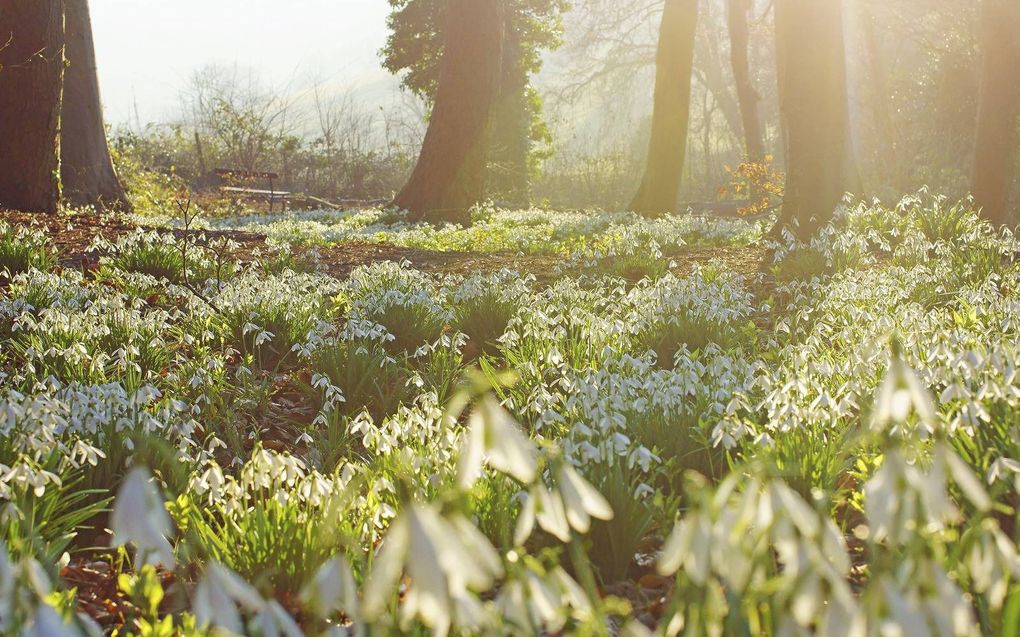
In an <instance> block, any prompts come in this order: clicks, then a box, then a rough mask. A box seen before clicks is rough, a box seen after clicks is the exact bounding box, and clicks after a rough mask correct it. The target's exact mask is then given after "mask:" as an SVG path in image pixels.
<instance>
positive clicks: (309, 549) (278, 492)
mask: <svg viewBox="0 0 1020 637" xmlns="http://www.w3.org/2000/svg"><path fill="white" fill-rule="evenodd" d="M191 490H192V492H193V493H196V494H206V493H209V494H212V495H213V496H215V497H211V498H209V499H206V498H203V497H201V496H200V495H199V496H198V497H196V496H193V495H182V496H180V497H179V498H178V499H177V500H176V501H175V502H173V503H172V504H170V505H169V508H170V511H171V514H172V516H173V517H174V519H175V521H176V522H177V524H178V526H179V527H180V529H181V533H182V534H183V535H184V536H185V538H186V539H187V540H186V541H187V544H186V550H190V551H192V552H194V553H195V554H196V556H200V557H204V558H206V559H213V560H216V561H217V562H219V563H221V564H223V565H225V566H228V567H229V568H231V569H233V570H234V571H236V572H237V573H238V574H240V575H242V576H243V577H245V578H246V579H247V580H248V581H250V582H252V583H254V584H255V585H256V586H257V587H259V588H261V589H262V590H263V591H265V592H266V593H267V594H269V595H271V596H273V595H283V594H291V595H296V594H297V593H299V592H300V591H301V588H302V586H303V585H304V584H306V583H307V582H308V581H309V579H310V578H311V577H312V576H313V575H314V574H315V572H316V571H317V570H318V569H319V567H321V566H322V565H323V564H324V563H325V562H326V561H328V560H329V559H330V558H331V557H333V556H334V555H336V554H338V553H339V552H341V550H342V549H343V546H344V544H345V542H346V541H347V538H348V537H349V536H350V534H351V533H352V531H353V525H354V523H355V520H353V519H351V518H350V517H347V516H346V515H345V513H346V506H347V503H348V500H349V497H348V496H346V495H345V494H344V485H343V484H342V483H341V482H340V481H339V479H338V478H332V477H328V476H324V475H321V474H319V473H317V472H314V471H307V470H306V469H305V466H304V464H303V463H302V462H301V461H300V460H298V459H296V458H292V457H289V456H286V455H279V454H273V453H270V452H267V451H264V450H262V449H256V450H255V451H254V452H253V455H252V458H251V460H249V461H248V462H247V463H246V464H245V465H244V466H243V467H242V468H241V470H240V473H239V475H238V476H237V477H234V476H224V475H223V473H222V471H221V470H220V468H219V467H218V466H215V465H212V466H210V467H208V468H207V469H206V471H204V472H203V473H201V474H196V476H195V477H194V478H193V480H192V488H191ZM284 494H286V495H284Z"/></svg>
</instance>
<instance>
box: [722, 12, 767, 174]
mask: <svg viewBox="0 0 1020 637" xmlns="http://www.w3.org/2000/svg"><path fill="white" fill-rule="evenodd" d="M751 5H752V2H751V0H729V5H728V7H727V9H728V19H729V32H730V64H731V65H732V66H733V83H734V84H735V85H736V87H737V103H738V104H739V105H740V119H741V122H742V123H743V132H744V150H745V152H746V153H747V159H748V161H750V162H752V163H759V162H761V161H762V160H763V159H764V158H765V142H764V137H763V135H762V132H761V117H760V116H759V114H758V102H759V101H760V100H761V97H760V96H759V95H758V91H756V90H755V88H754V82H753V81H752V79H751V63H750V51H749V44H748V43H749V40H750V36H749V31H748V26H747V17H748V14H749V13H750V12H751Z"/></svg>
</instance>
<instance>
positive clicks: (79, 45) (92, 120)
mask: <svg viewBox="0 0 1020 637" xmlns="http://www.w3.org/2000/svg"><path fill="white" fill-rule="evenodd" d="M64 2H65V8H66V9H65V10H66V13H65V15H66V19H65V25H66V42H67V47H66V55H67V69H66V70H65V72H64V99H63V108H62V115H61V142H60V153H61V166H60V175H61V179H62V181H63V189H64V199H65V201H66V202H67V203H68V204H70V205H72V206H95V207H96V208H97V209H100V210H106V209H120V210H129V209H130V208H131V204H130V203H129V202H128V198H127V195H126V194H125V192H124V188H123V187H122V186H121V183H120V179H118V178H117V172H116V170H114V167H113V160H112V159H111V157H110V147H109V145H108V143H107V140H106V128H105V126H104V124H103V109H102V104H101V101H100V97H99V79H98V76H97V74H96V52H95V47H94V44H93V40H92V20H91V18H90V16H89V6H88V0H64Z"/></svg>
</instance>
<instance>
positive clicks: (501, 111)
mask: <svg viewBox="0 0 1020 637" xmlns="http://www.w3.org/2000/svg"><path fill="white" fill-rule="evenodd" d="M507 26H508V27H509V26H510V25H509V24H508V25H507ZM506 31H507V32H506V36H505V39H504V41H503V47H504V48H503V68H502V72H501V79H500V94H499V98H498V99H497V100H496V104H495V105H494V106H493V109H492V117H491V122H490V127H489V133H488V134H489V136H490V137H489V142H488V144H489V164H490V166H489V175H488V178H489V188H488V189H487V190H488V193H489V196H494V197H496V198H499V199H503V200H505V201H508V202H510V203H512V204H513V205H516V206H519V207H526V206H527V205H528V204H529V203H530V201H531V184H530V174H529V168H530V166H529V162H530V155H531V122H532V116H533V113H532V107H531V103H530V95H529V82H528V79H529V78H528V72H527V70H526V69H524V68H522V60H521V55H522V51H521V42H520V35H519V34H517V33H514V32H513V30H512V29H509V28H508V29H506Z"/></svg>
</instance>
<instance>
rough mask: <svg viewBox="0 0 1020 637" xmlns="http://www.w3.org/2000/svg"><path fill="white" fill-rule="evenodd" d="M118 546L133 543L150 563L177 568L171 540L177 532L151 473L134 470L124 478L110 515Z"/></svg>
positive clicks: (115, 541)
mask: <svg viewBox="0 0 1020 637" xmlns="http://www.w3.org/2000/svg"><path fill="white" fill-rule="evenodd" d="M110 525H111V526H112V527H113V536H114V546H124V545H127V544H133V545H134V546H135V548H136V549H137V550H138V555H139V556H140V557H144V561H145V563H147V564H163V565H165V566H166V567H168V568H173V567H174V563H175V562H174V554H173V549H172V548H171V546H170V542H169V541H168V540H167V537H168V536H169V535H170V534H171V533H172V532H173V526H172V525H171V523H170V515H169V514H168V513H167V510H166V505H165V504H164V502H163V497H162V496H161V495H160V493H159V490H158V489H157V488H156V486H155V484H153V482H152V477H151V476H150V475H149V472H148V471H146V470H144V469H133V470H132V471H131V472H130V473H129V474H128V475H127V477H126V478H125V479H124V483H123V484H122V485H121V487H120V491H119V492H118V493H117V500H116V503H115V504H114V507H113V513H112V515H111V516H110Z"/></svg>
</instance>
